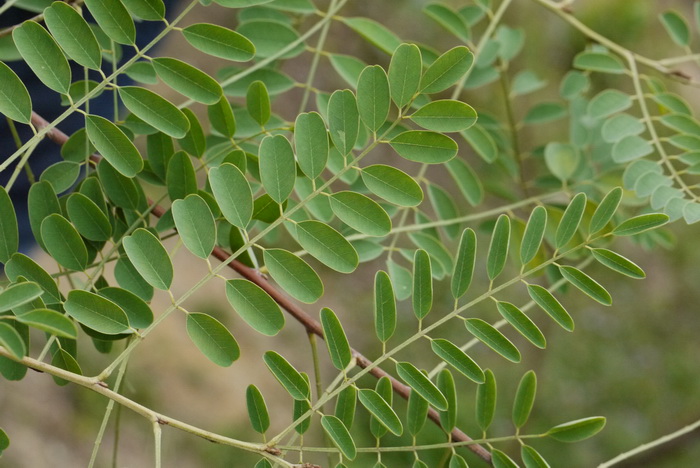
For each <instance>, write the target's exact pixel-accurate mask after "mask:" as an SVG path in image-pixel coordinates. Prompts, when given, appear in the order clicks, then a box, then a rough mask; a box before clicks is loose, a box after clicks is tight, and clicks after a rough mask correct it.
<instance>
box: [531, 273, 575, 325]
mask: <svg viewBox="0 0 700 468" xmlns="http://www.w3.org/2000/svg"><path fill="white" fill-rule="evenodd" d="M527 292H528V294H529V295H530V297H531V298H532V300H533V301H535V304H537V305H538V306H540V308H541V309H542V310H544V311H545V312H546V313H547V314H548V315H549V316H550V317H552V319H553V320H554V321H555V322H557V323H558V324H559V325H561V327H562V328H563V329H564V330H566V331H574V320H573V319H572V318H571V316H570V315H569V313H568V312H567V311H566V309H564V307H563V306H562V305H561V303H559V301H558V300H557V298H556V297H554V296H553V295H552V293H550V292H549V291H548V290H547V289H545V288H543V287H542V286H540V285H538V284H528V285H527Z"/></svg>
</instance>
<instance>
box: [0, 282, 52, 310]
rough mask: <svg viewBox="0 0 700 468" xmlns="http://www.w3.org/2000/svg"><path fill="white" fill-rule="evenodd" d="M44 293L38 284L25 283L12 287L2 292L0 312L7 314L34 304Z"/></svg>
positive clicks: (0, 294)
mask: <svg viewBox="0 0 700 468" xmlns="http://www.w3.org/2000/svg"><path fill="white" fill-rule="evenodd" d="M42 294H43V291H42V289H41V287H40V286H39V285H38V284H37V283H32V282H29V281H23V282H21V283H15V284H12V285H10V286H9V287H8V288H7V289H5V290H3V291H0V312H5V311H8V310H12V309H14V308H16V307H19V306H21V305H23V304H27V303H29V302H32V301H33V300H34V299H36V298H37V297H39V296H41V295H42Z"/></svg>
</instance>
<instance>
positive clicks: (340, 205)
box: [330, 191, 391, 236]
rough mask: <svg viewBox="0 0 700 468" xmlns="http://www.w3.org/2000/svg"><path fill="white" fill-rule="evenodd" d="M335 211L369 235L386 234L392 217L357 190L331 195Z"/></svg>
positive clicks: (354, 227) (347, 222)
mask: <svg viewBox="0 0 700 468" xmlns="http://www.w3.org/2000/svg"><path fill="white" fill-rule="evenodd" d="M330 202H331V209H332V210H333V213H335V215H336V216H337V217H338V218H339V219H340V220H341V221H342V222H344V223H345V224H347V225H348V226H350V227H351V228H353V229H356V230H357V231H360V232H362V233H364V234H367V235H369V236H386V235H387V234H389V233H390V232H391V219H390V218H389V215H388V214H387V213H386V211H384V208H382V207H381V206H380V205H379V204H378V203H377V202H375V201H374V200H372V199H371V198H368V197H366V196H365V195H362V194H360V193H357V192H352V191H343V192H336V193H334V194H333V195H331V196H330Z"/></svg>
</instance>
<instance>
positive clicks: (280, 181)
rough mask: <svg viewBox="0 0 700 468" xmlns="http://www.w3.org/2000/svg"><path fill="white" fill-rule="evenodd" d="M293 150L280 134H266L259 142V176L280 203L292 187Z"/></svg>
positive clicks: (293, 172)
mask: <svg viewBox="0 0 700 468" xmlns="http://www.w3.org/2000/svg"><path fill="white" fill-rule="evenodd" d="M295 173H296V165H295V163H294V151H293V150H292V145H291V144H290V143H289V140H287V139H286V138H285V137H284V136H282V135H275V136H266V137H265V138H263V140H262V142H261V143H260V178H261V181H262V184H263V187H265V190H266V191H267V193H268V194H269V195H270V196H271V197H272V199H273V200H275V201H276V202H277V203H282V202H283V201H285V200H286V199H287V197H289V195H290V194H291V193H292V190H293V189H294V180H295V178H294V175H295ZM241 227H245V226H241Z"/></svg>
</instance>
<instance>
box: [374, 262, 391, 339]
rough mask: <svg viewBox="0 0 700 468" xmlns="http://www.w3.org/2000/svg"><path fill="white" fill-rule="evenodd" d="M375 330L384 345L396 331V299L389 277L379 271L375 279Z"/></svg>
mask: <svg viewBox="0 0 700 468" xmlns="http://www.w3.org/2000/svg"><path fill="white" fill-rule="evenodd" d="M374 329H375V331H376V333H377V338H379V340H380V341H381V342H382V343H384V342H386V341H387V340H388V339H389V338H391V336H392V335H393V334H394V331H395V330H396V298H395V296H394V287H393V285H392V284H391V279H390V278H389V275H388V274H386V272H384V271H381V270H380V271H378V272H377V274H376V275H375V277H374Z"/></svg>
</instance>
